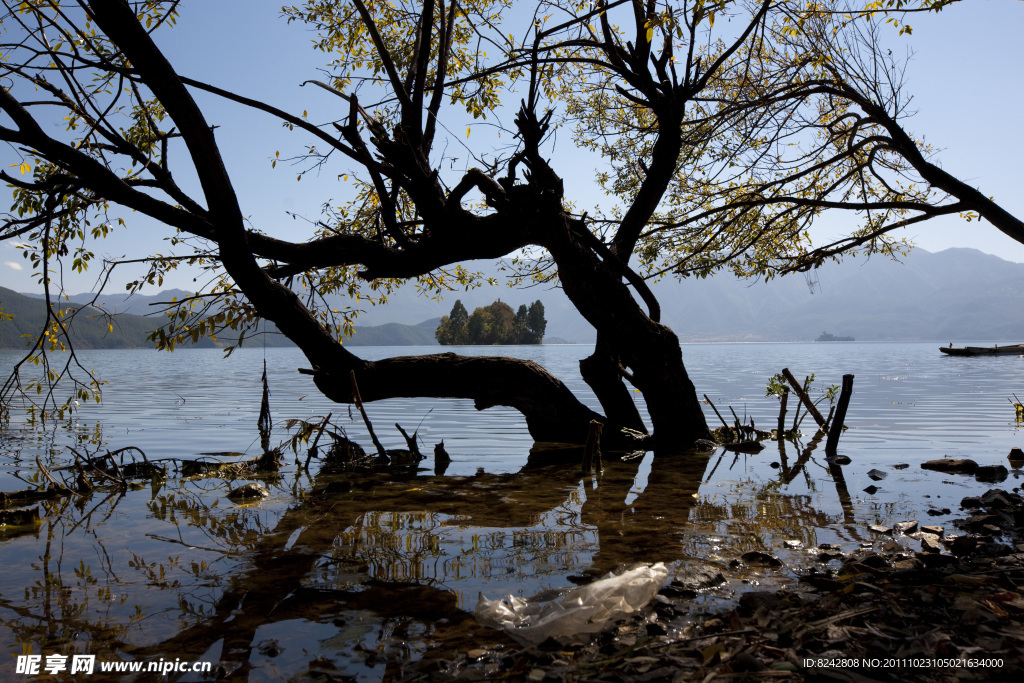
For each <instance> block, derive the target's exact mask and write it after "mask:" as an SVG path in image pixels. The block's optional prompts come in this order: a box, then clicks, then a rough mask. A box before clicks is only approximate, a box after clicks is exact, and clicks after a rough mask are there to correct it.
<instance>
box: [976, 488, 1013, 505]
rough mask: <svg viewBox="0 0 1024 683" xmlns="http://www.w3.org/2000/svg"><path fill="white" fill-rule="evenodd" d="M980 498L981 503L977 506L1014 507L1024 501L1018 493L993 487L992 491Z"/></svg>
mask: <svg viewBox="0 0 1024 683" xmlns="http://www.w3.org/2000/svg"><path fill="white" fill-rule="evenodd" d="M979 500H980V502H981V505H978V506H977V507H986V508H999V509H1006V508H1012V507H1015V506H1018V505H1021V503H1022V501H1021V498H1020V496H1018V495H1017V494H1016V493H1008V492H1006V491H1003V490H1000V489H992V490H991V491H987V492H985V494H984V495H983V496H982V497H981V498H980V499H979Z"/></svg>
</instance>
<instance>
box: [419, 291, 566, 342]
mask: <svg viewBox="0 0 1024 683" xmlns="http://www.w3.org/2000/svg"><path fill="white" fill-rule="evenodd" d="M547 324H548V323H547V321H546V320H545V319H544V304H542V303H541V302H540V300H537V301H534V302H533V303H532V304H531V305H530V308H529V309H527V308H526V304H523V305H521V306H520V307H519V311H518V312H516V313H513V312H512V307H511V306H509V305H508V304H506V303H504V302H501V301H495V302H494V303H493V304H491V305H490V306H481V307H480V308H477V309H476V310H474V311H473V315H471V316H469V318H466V307H465V306H463V305H462V301H461V300H457V301H456V302H455V305H454V306H453V307H452V312H451V315H446V316H443V317H442V318H441V324H440V325H438V326H437V331H436V332H434V336H435V337H436V338H437V341H438V342H439V343H440V344H442V345H444V346H448V345H452V344H471V345H482V344H488V345H489V344H541V343H543V341H544V329H545V328H546V327H547Z"/></svg>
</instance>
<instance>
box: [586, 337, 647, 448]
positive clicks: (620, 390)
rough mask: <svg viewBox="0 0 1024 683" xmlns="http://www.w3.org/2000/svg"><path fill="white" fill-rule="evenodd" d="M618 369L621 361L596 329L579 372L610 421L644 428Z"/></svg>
mask: <svg viewBox="0 0 1024 683" xmlns="http://www.w3.org/2000/svg"><path fill="white" fill-rule="evenodd" d="M622 371H623V368H622V361H621V360H619V358H618V356H616V355H615V354H614V353H613V352H612V350H611V348H609V345H608V343H607V342H606V341H604V337H603V335H602V334H601V333H598V335H597V343H596V344H595V345H594V353H592V354H591V355H590V356H588V357H587V358H584V359H583V360H581V361H580V375H581V376H582V377H583V381H584V382H586V383H587V385H588V386H589V387H590V388H591V389H592V390H593V391H594V395H596V396H597V400H598V401H600V402H601V407H602V408H603V409H604V413H605V415H606V416H607V417H608V419H609V420H610V421H611V422H614V423H617V424H621V425H622V426H624V427H629V428H630V429H635V430H637V431H640V432H647V426H646V425H644V422H643V419H641V417H640V411H638V410H637V408H636V403H635V402H634V401H633V392H631V391H630V390H629V388H628V387H627V386H626V385H625V384H623V383H622Z"/></svg>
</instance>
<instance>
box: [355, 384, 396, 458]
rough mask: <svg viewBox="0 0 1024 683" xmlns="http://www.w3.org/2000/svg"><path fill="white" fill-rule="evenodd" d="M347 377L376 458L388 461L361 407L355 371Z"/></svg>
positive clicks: (386, 454)
mask: <svg viewBox="0 0 1024 683" xmlns="http://www.w3.org/2000/svg"><path fill="white" fill-rule="evenodd" d="M348 376H349V377H350V378H351V379H352V399H353V400H354V401H355V402H356V408H358V409H359V413H360V414H361V415H362V416H363V422H364V423H365V424H366V429H367V431H369V432H370V440H371V441H373V445H374V446H375V447H376V449H377V455H378V457H379V458H380V459H381V460H383V461H387V460H388V452H387V451H386V450H384V446H383V444H381V442H380V440H379V439H377V435H376V434H374V432H373V425H372V424H370V418H369V417H367V415H366V409H365V408H364V407H363V397H362V396H361V395H360V394H359V384H358V383H357V382H356V371H355V370H350V371H349V373H348Z"/></svg>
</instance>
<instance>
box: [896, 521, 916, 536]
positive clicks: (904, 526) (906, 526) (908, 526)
mask: <svg viewBox="0 0 1024 683" xmlns="http://www.w3.org/2000/svg"><path fill="white" fill-rule="evenodd" d="M916 530H917V520H916V519H913V520H911V521H909V522H896V523H895V524H893V525H892V531H893V533H894V534H897V533H899V534H909V533H910V532H912V531H916Z"/></svg>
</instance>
